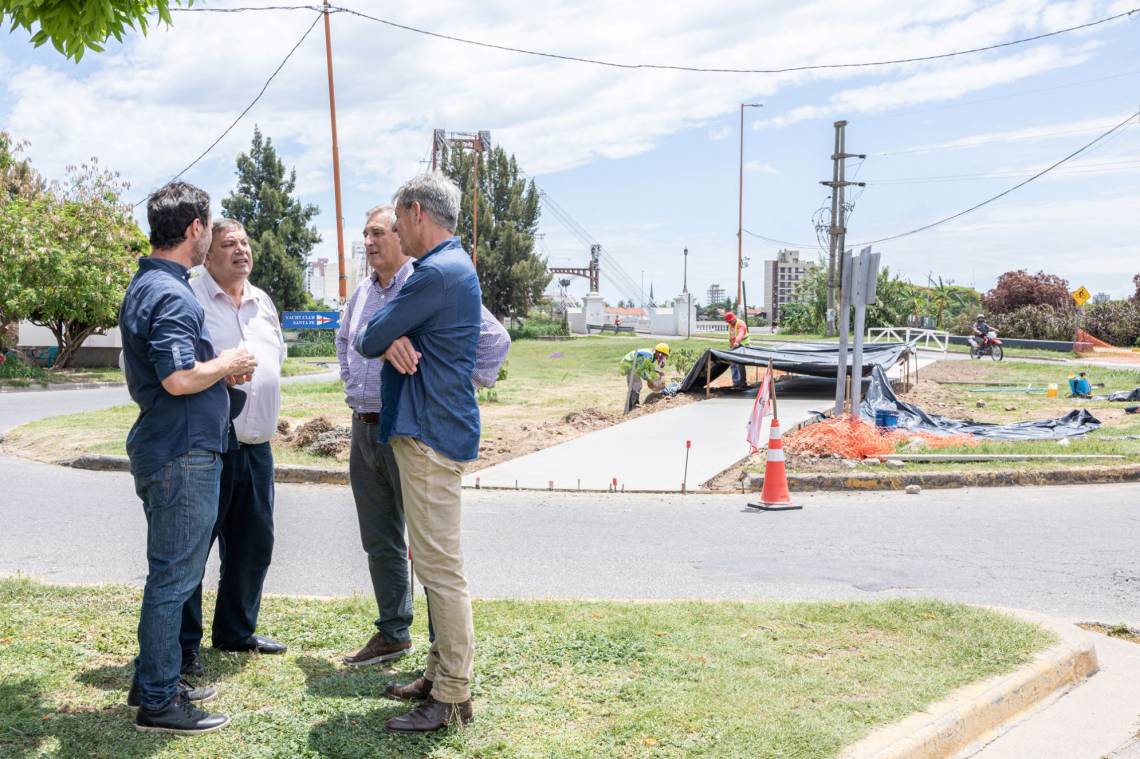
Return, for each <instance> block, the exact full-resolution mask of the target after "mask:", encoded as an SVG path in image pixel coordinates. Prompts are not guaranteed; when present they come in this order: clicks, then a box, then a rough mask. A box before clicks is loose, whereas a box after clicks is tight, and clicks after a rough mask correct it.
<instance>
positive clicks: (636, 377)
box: [618, 343, 669, 414]
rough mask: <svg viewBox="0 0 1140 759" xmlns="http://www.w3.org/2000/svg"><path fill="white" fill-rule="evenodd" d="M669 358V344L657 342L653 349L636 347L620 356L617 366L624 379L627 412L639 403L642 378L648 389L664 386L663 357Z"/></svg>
mask: <svg viewBox="0 0 1140 759" xmlns="http://www.w3.org/2000/svg"><path fill="white" fill-rule="evenodd" d="M667 358H669V344H668V343H657V345H655V346H653V350H649V349H648V348H638V349H636V350H631V351H630V352H629V353H627V354H625V356H623V357H622V360H621V363H620V364H618V367H619V368H620V370H621V373H622V374H624V375H625V379H626V396H625V410H624V411H623V413H625V414H628V413H629V412H630V411H632V410H633V407H634V406H637V405H639V404H640V403H641V383H642V380H644V381H645V382H646V383H647V384H648V385H649V389H650V390H661V389H663V388H664V387H665V359H667Z"/></svg>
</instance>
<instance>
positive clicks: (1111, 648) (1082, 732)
mask: <svg viewBox="0 0 1140 759" xmlns="http://www.w3.org/2000/svg"><path fill="white" fill-rule="evenodd" d="M1094 637H1095V640H1096V643H1095V645H1096V653H1097V659H1098V660H1099V662H1100V672H1098V673H1097V674H1096V675H1094V676H1092V677H1091V678H1089V679H1088V680H1087V681H1086V682H1085V683H1084V684H1083V685H1080V686H1079V687H1077V688H1074V689H1073V690H1071V691H1069V692H1068V693H1066V694H1064V695H1062V696H1061V697H1060V698H1058V699H1057V700H1055V701H1053V702H1052V703H1047V704H1045V705H1044V706H1042V707H1040V708H1039V709H1037V710H1034V711H1032V712H1030V713H1029V714H1027V715H1025V716H1024V717H1022V719H1021V720H1020V721H1019V722H1015V723H1013V724H1012V726H1009V727H1007V728H1006V730H1005V732H1004V733H1003V734H1002V735H1001V736H1000V737H998V738H996V739H995V740H993V741H992V742H991V743H989V744H988V745H985V746H982V747H980V748H979V747H977V746H975V747H973V748H972V749H968V750H967V751H965V752H963V753H961V754H959V755H958V757H957V759H966V758H967V757H974V758H975V759H1023V758H1024V757H1033V759H1100V758H1101V757H1109V758H1110V759H1140V740H1138V739H1137V735H1138V733H1140V645H1138V644H1136V643H1132V642H1129V641H1126V640H1119V639H1116V638H1110V637H1108V636H1106V635H1095V636H1094Z"/></svg>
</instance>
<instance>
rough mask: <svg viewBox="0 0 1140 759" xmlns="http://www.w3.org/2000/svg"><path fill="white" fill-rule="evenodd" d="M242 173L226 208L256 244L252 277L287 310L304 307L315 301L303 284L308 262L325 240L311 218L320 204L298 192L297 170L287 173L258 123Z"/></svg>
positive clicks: (240, 160)
mask: <svg viewBox="0 0 1140 759" xmlns="http://www.w3.org/2000/svg"><path fill="white" fill-rule="evenodd" d="M237 177H238V183H237V187H236V188H234V190H233V192H231V193H230V194H229V196H228V197H226V198H224V199H223V200H222V211H223V213H224V214H225V216H226V217H228V218H231V219H236V220H237V221H240V222H241V223H242V224H243V225H245V231H246V233H247V234H248V235H249V240H250V243H251V245H252V246H253V249H254V260H253V273H252V274H251V275H250V278H249V279H250V282H252V283H253V284H254V285H256V286H257V287H260V288H261V289H262V290H265V292H266V293H267V294H268V295H269V297H270V298H272V299H273V302H274V304H276V306H277V308H279V309H280V310H282V311H293V310H297V309H300V308H303V307H304V306H305V305H306V304H307V303H308V301H309V297H308V294H307V293H306V292H305V288H304V286H303V284H302V283H303V282H304V272H305V266H306V264H307V259H308V256H309V253H310V252H311V251H312V249H313V248H314V247H315V246H316V245H317V244H318V243H319V242H320V241H321V235H320V233H319V232H317V228H316V227H315V226H313V225H312V224H311V222H312V220H313V217H315V216H316V215H317V214H318V213H319V212H320V209H319V208H317V206H315V205H312V204H308V205H306V204H303V203H301V201H300V200H298V199H297V198H296V197H294V195H293V193H294V192H295V191H296V188H297V171H296V170H295V169H292V170H290V171H289V173H288V175H286V173H285V164H284V163H283V162H282V161H281V159H280V158H278V157H277V150H276V149H275V148H274V147H273V140H271V139H270V138H268V137H263V136H262V134H261V130H260V129H258V128H257V127H256V126H255V127H254V128H253V140H252V142H251V143H250V149H249V153H242V154H240V155H239V156H238V157H237ZM270 238H271V239H270Z"/></svg>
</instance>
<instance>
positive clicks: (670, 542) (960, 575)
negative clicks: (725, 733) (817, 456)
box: [0, 458, 1140, 625]
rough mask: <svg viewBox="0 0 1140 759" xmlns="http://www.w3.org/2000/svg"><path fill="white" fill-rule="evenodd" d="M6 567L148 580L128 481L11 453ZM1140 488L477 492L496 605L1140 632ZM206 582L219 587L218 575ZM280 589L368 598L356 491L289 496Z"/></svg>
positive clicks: (92, 578) (282, 517)
mask: <svg viewBox="0 0 1140 759" xmlns="http://www.w3.org/2000/svg"><path fill="white" fill-rule="evenodd" d="M0 482H3V483H4V488H3V490H2V491H0V513H2V515H3V522H2V526H0V574H12V573H15V572H25V573H27V574H31V575H34V576H38V577H42V578H44V579H46V580H50V581H54V582H74V583H91V582H103V581H111V582H126V583H132V584H141V583H142V581H143V576H144V573H145V571H146V565H145V560H144V538H145V530H144V520H143V517H142V511H141V507H140V505H139V502H138V500H137V498H136V497H135V495H134V490H133V487H132V484H131V480H130V478H129V476H127V475H124V474H115V473H104V472H85V471H79V470H70V469H65V468H59V467H53V466H50V465H47V464H38V463H34V462H27V461H20V460H16V459H11V458H0ZM1138 496H1140V485H1135V484H1130V485H1100V486H1092V487H1053V488H1017V489H975V490H950V491H926V492H924V493H923V494H922V495H919V496H908V495H905V494H901V493H852V494H835V493H827V494H807V495H804V496H802V497H801V498H800V500H801V501H802V503H803V504H804V505H805V508H804V510H803V511H799V512H786V513H755V512H751V511H748V510H746V509H745V508H744V501H745V499H744V498H743V497H740V496H731V495H730V496H725V495H719V496H680V495H671V496H644V495H634V494H625V495H622V494H616V495H609V494H593V495H587V494H582V495H578V494H562V493H536V492H529V493H528V492H519V493H516V492H489V491H482V492H475V491H467V492H465V494H464V499H465V515H464V532H463V542H464V546H465V550H466V555H467V566H468V575H469V578H470V580H471V586H472V589H473V592H474V593H475V594H476V595H477V596H482V597H506V596H512V597H526V598H541V597H582V598H682V597H686V598H687V597H699V598H737V599H759V598H803V599H814V598H850V599H872V598H881V597H885V596H936V597H940V598H945V599H950V600H955V601H969V602H975V603H984V604H996V605H1000V606H1013V607H1022V608H1030V609H1035V610H1038V611H1042V612H1045V613H1049V614H1054V615H1057V616H1060V617H1065V618H1070V619H1086V620H1096V621H1103V622H1113V623H1115V622H1125V623H1129V624H1132V625H1137V624H1140V551H1138V546H1140V498H1138ZM209 578H210V581H211V582H212V581H213V580H214V579H215V578H216V569H211V570H210V572H209ZM267 590H268V591H270V592H276V593H303V594H315V595H340V594H347V593H354V592H359V593H368V575H367V570H366V566H365V561H364V556H363V553H362V550H361V548H360V544H359V539H358V537H357V526H356V517H355V513H354V510H353V506H352V500H351V495H350V493H349V491H348V489H347V488H345V487H332V486H308V485H281V486H279V489H278V506H277V546H276V550H275V556H274V564H273V567H272V569H271V570H270V572H269V577H268V581H267Z"/></svg>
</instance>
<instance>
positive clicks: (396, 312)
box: [356, 269, 443, 358]
mask: <svg viewBox="0 0 1140 759" xmlns="http://www.w3.org/2000/svg"><path fill="white" fill-rule="evenodd" d="M442 295H443V277H442V275H441V274H440V273H439V272H438V271H436V270H435V269H422V270H419V271H416V272H415V273H414V274H412V276H410V277H408V280H407V281H406V282H405V283H404V287H403V288H402V289H401V290H400V292H399V294H398V295H397V296H396V297H395V298H393V299H392V300H391V302H389V303H388V304H386V305H385V306H383V307H382V308H381V309H380V310H379V311H377V312H376V315H375V316H373V317H372V319H371V320H370V321H369V322H368V326H367V327H365V328H364V329H363V330H361V332H360V334H359V335H357V337H356V352H357V353H359V354H360V355H362V356H364V357H366V358H379V357H380V356H383V355H384V354H385V353H386V352H387V351H388V348H389V346H391V345H392V342H393V341H394V340H395V339H396V338H397V337H404V336H405V335H410V334H411V333H413V332H415V331H416V329H417V328H419V327H421V326H423V324H424V323H425V322H427V321H428V319H430V318H431V317H432V316H433V315H434V314H435V313H436V312H437V311H438V310H439V304H440V298H441V297H442Z"/></svg>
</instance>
